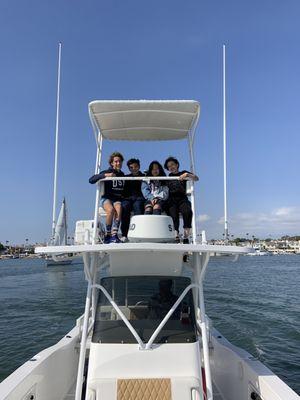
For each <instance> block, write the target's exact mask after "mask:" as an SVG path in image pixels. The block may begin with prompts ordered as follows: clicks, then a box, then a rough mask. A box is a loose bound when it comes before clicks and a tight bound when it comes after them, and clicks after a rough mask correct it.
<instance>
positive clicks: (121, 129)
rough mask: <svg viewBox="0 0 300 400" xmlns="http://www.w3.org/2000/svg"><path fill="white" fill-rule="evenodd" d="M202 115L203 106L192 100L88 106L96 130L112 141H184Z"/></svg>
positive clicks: (106, 102) (99, 102) (98, 102)
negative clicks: (201, 108)
mask: <svg viewBox="0 0 300 400" xmlns="http://www.w3.org/2000/svg"><path fill="white" fill-rule="evenodd" d="M199 113H200V105H199V103H198V102H197V101H193V100H153V101H152V100H151V101H150V100H127V101H115V100H113V101H107V100H97V101H92V102H91V103H90V104H89V114H90V118H91V121H92V124H93V126H94V128H96V131H98V132H101V135H102V137H103V138H104V139H109V140H134V141H140V140H141V141H153V140H178V139H185V138H187V137H188V136H189V134H190V132H191V131H193V127H194V126H195V125H196V123H197V121H198V118H199ZM96 141H97V139H96Z"/></svg>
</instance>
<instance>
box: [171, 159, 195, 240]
mask: <svg viewBox="0 0 300 400" xmlns="http://www.w3.org/2000/svg"><path fill="white" fill-rule="evenodd" d="M164 168H165V169H167V170H168V171H169V176H179V179H180V180H178V181H175V180H174V181H169V182H168V187H169V199H168V202H167V206H166V209H167V212H168V214H169V215H170V216H171V217H172V219H173V223H174V229H175V235H176V241H177V242H178V243H179V241H180V239H179V213H181V214H182V218H183V243H184V244H187V243H189V239H188V238H189V235H190V231H191V227H192V218H193V212H192V208H191V203H190V201H189V200H188V198H187V195H186V180H185V179H186V178H189V179H191V180H193V181H198V180H199V178H198V176H196V175H194V174H192V173H191V172H189V171H185V170H184V171H179V161H178V160H177V159H176V158H174V157H169V158H167V159H166V161H165V164H164Z"/></svg>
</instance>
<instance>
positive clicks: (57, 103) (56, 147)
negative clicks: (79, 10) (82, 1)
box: [51, 42, 61, 241]
mask: <svg viewBox="0 0 300 400" xmlns="http://www.w3.org/2000/svg"><path fill="white" fill-rule="evenodd" d="M60 61H61V43H60V42H59V43H58V72H57V94H56V125H55V160H54V182H53V212H52V238H51V241H53V239H54V236H55V224H56V222H55V220H56V191H57V159H58V157H57V156H58V121H59V94H60Z"/></svg>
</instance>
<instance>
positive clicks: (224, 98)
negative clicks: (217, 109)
mask: <svg viewBox="0 0 300 400" xmlns="http://www.w3.org/2000/svg"><path fill="white" fill-rule="evenodd" d="M225 62H226V49H225V45H224V44H223V172H224V237H225V240H226V241H227V240H228V238H229V235H228V220H227V165H226V68H225V67H226V65H225Z"/></svg>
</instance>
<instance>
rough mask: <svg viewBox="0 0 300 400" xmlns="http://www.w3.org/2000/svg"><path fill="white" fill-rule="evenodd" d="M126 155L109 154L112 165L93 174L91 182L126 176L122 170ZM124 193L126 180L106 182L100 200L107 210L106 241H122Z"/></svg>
mask: <svg viewBox="0 0 300 400" xmlns="http://www.w3.org/2000/svg"><path fill="white" fill-rule="evenodd" d="M123 161H124V157H123V156H122V154H121V153H119V152H114V153H112V154H111V155H110V156H109V160H108V162H109V165H110V167H109V168H108V169H106V170H104V171H101V172H100V173H99V174H96V175H93V176H92V177H91V178H90V179H89V182H90V183H92V184H94V183H96V182H98V181H99V179H103V178H108V177H117V176H120V177H121V176H125V175H124V173H123V172H122V171H121V168H122V163H123ZM123 194H124V181H123V180H113V181H106V182H104V194H103V196H102V197H101V200H100V206H101V207H103V208H104V210H105V212H106V235H105V237H104V243H105V244H109V243H120V239H119V237H118V231H119V226H120V221H121V216H122V206H121V203H122V200H123Z"/></svg>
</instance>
